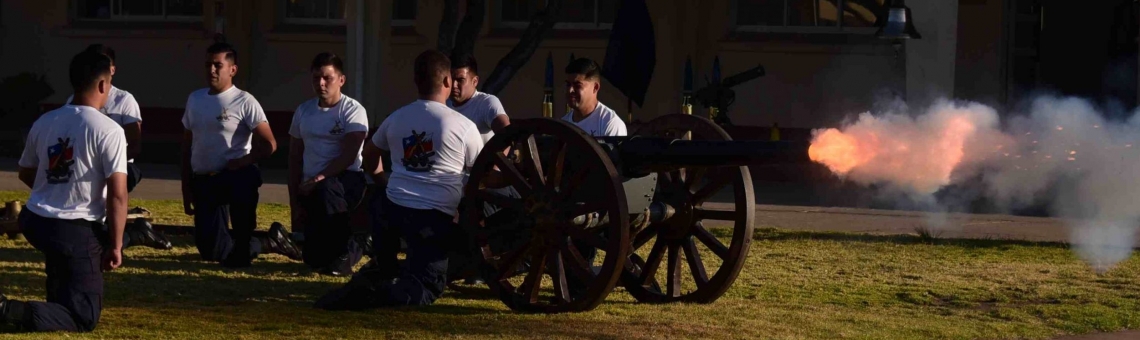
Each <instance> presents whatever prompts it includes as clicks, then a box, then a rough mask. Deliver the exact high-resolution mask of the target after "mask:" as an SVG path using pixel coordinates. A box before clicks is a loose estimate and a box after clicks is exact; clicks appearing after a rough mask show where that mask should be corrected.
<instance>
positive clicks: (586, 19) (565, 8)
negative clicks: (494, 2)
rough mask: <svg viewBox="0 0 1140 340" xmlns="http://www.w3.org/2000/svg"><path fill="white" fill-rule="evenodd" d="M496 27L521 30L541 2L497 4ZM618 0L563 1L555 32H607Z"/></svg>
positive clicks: (504, 1) (507, 0) (510, 0)
mask: <svg viewBox="0 0 1140 340" xmlns="http://www.w3.org/2000/svg"><path fill="white" fill-rule="evenodd" d="M498 3H499V26H502V27H510V28H525V27H526V26H527V25H528V24H530V19H531V16H532V15H534V14H535V13H536V12H538V11H539V10H542V9H543V8H544V7H545V6H546V1H542V0H502V1H499V2H498ZM617 5H618V0H563V1H562V9H561V11H559V14H558V15H559V17H558V23H557V24H555V25H554V28H556V29H609V28H610V27H612V26H613V22H614V16H615V14H616V13H617Z"/></svg>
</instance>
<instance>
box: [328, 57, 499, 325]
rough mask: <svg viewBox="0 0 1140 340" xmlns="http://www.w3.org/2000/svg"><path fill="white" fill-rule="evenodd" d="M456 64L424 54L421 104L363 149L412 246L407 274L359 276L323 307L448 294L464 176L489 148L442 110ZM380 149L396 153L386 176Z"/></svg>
mask: <svg viewBox="0 0 1140 340" xmlns="http://www.w3.org/2000/svg"><path fill="white" fill-rule="evenodd" d="M450 66H451V65H450V61H449V60H448V58H447V56H445V55H443V54H442V53H440V52H438V51H434V50H429V51H426V52H423V53H421V54H420V55H419V56H418V57H417V58H416V61H415V71H414V72H415V83H416V87H417V89H418V92H419V95H420V100H417V101H415V102H413V103H411V104H408V105H406V106H404V107H402V108H400V109H399V110H396V112H393V113H392V114H391V115H390V116H388V118H387V119H385V120H384V122H383V123H382V124H380V127H379V128H378V129H377V130H376V133H375V134H373V136H372V141H371V142H369V143H365V148H364V162H365V166H364V168H365V172H366V173H369V174H374V180H375V181H376V183H378V184H379V185H380V186H386V193H387V199H386V201H385V202H384V203H385V205H384V213H385V214H386V216H387V220H388V227H389V228H392V230H395V231H397V232H398V233H399V235H400V236H401V237H402V238H403V239H404V241H405V242H407V245H408V252H407V253H408V258H407V263H408V266H407V268H406V269H404V270H402V271H401V272H399V273H398V275H394V276H396V278H395V279H391V280H389V279H388V277H386V276H384V275H383V273H382V274H381V275H379V276H380V277H376V276H375V275H363V276H357V277H355V278H353V280H352V281H349V283H348V284H346V285H345V286H344V287H342V288H340V289H338V290H336V291H333V292H332V293H330V294H328V295H325V296H324V297H322V298H321V299H320V300H318V301H317V303H316V306H317V307H318V308H323V309H332V310H336V309H365V308H372V307H383V306H405V305H430V304H432V303H434V302H435V301H436V299H438V298H439V297H440V295H442V294H443V290H444V286H445V284H446V280H447V277H446V276H447V275H446V274H447V265H448V262H447V261H448V259H447V252H448V251H449V250H451V249H452V248H454V247H455V246H456V245H457V244H458V242H456V241H457V240H456V239H455V237H456V235H457V234H456V231H457V229H458V228H459V226H458V225H456V224H455V223H454V222H452V220H453V219H454V218H455V215H456V213H457V211H456V210H457V208H458V206H459V200H460V198H462V196H463V184H464V179H465V173H467V172H469V171H470V168H471V166H472V165H474V163H475V158H476V157H477V156H478V155H479V151H480V150H481V149H482V148H483V139H482V137H481V136H480V135H479V130H478V129H477V128H476V127H475V124H474V123H472V122H471V120H469V119H467V118H466V117H463V115H462V114H460V113H459V112H455V110H452V109H450V108H448V107H447V105H446V104H444V103H445V101H446V100H447V97H448V94H449V92H450V91H449V90H450V89H451V86H453V84H452V82H451V72H450ZM382 150H392V153H391V155H392V156H391V157H392V169H389V170H388V171H384V169H379V164H381V163H380V161H381V160H380V155H381V153H382ZM389 174H390V175H389ZM379 237H382V236H381V235H377V236H374V238H377V239H376V240H374V242H380V241H381V240H379V239H378V238H379ZM382 260H383V259H382Z"/></svg>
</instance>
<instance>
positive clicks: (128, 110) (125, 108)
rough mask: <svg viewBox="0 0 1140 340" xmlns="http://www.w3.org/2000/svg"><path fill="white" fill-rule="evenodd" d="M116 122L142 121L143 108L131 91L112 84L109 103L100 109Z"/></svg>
mask: <svg viewBox="0 0 1140 340" xmlns="http://www.w3.org/2000/svg"><path fill="white" fill-rule="evenodd" d="M74 97H75V96H74V95H71V96H68V97H67V104H64V105H71V100H72V99H74ZM99 112H102V113H103V114H105V115H107V117H109V118H111V120H113V121H115V123H117V124H119V125H127V124H134V123H138V122H141V121H142V110H139V102H137V101H135V96H134V95H131V93H130V92H127V91H124V90H123V89H120V88H118V87H115V86H114V85H112V86H111V91H110V92H108V93H107V103H106V104H103V108H102V109H100V110H99ZM127 161H128V162H134V159H128V160H127Z"/></svg>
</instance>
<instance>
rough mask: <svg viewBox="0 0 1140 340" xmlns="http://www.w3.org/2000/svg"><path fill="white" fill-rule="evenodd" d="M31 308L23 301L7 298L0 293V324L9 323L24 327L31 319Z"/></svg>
mask: <svg viewBox="0 0 1140 340" xmlns="http://www.w3.org/2000/svg"><path fill="white" fill-rule="evenodd" d="M31 319H32V316H31V310H30V309H28V305H27V303H25V302H23V301H15V300H9V299H8V297H7V296H4V294H0V325H2V324H10V325H16V326H20V327H24V326H26V325H27V324H28V322H29V321H31Z"/></svg>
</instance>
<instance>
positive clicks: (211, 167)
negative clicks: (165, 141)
mask: <svg viewBox="0 0 1140 340" xmlns="http://www.w3.org/2000/svg"><path fill="white" fill-rule="evenodd" d="M206 57H207V61H206V64H205V66H206V71H207V76H208V79H209V86H208V87H206V88H204V89H201V90H198V91H194V93H191V94H190V97H189V98H188V99H187V100H186V113H185V114H183V116H182V125H183V126H184V127H185V128H186V130H185V132H184V133H183V137H182V205H183V208H184V209H185V210H186V214H187V215H193V216H194V243H195V245H196V246H197V247H198V253H199V254H201V255H202V259H204V260H206V261H218V262H221V263H222V265H223V266H225V267H231V268H232V267H248V266H249V265H250V264H251V263H252V261H253V259H254V258H256V257H257V254H258V253H260V252H262V251H269V252H276V253H280V254H283V255H285V256H288V257H290V258H293V259H299V258H300V257H301V254H300V252H299V251H298V250H297V249H296V247H295V246H294V245H293V243H292V240H291V239H289V238H288V237H287V236H286V234H285V230H284V228H283V227H282V226H281V225H280V224H276V223H275V224H274V225H273V226H272V227H271V228H270V229H269V236H268V237H267V238H265V239H260V238H258V239H255V238H254V237H253V230H254V229H256V228H257V201H258V198H259V196H258V192H257V190H258V188H259V187H261V170H260V169H259V168H258V166H257V164H256V163H257V161H259V160H262V159H265V158H267V157H269V155H271V154H272V153H273V151H274V150H275V149H276V148H277V145H276V144H277V142H276V141H275V140H274V138H273V132H272V131H271V130H270V129H269V122H268V121H267V120H266V118H265V112H264V111H262V109H261V104H260V103H258V102H257V99H255V98H254V97H253V95H251V94H249V92H245V91H242V90H239V89H238V88H237V86H234V84H233V77H234V75H236V74H237V51H236V50H234V48H233V46H230V45H229V44H226V43H215V44H213V45H211V46H210V47H209V49H207V50H206ZM227 222H229V224H232V231H231V230H227V228H226V225H227Z"/></svg>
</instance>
